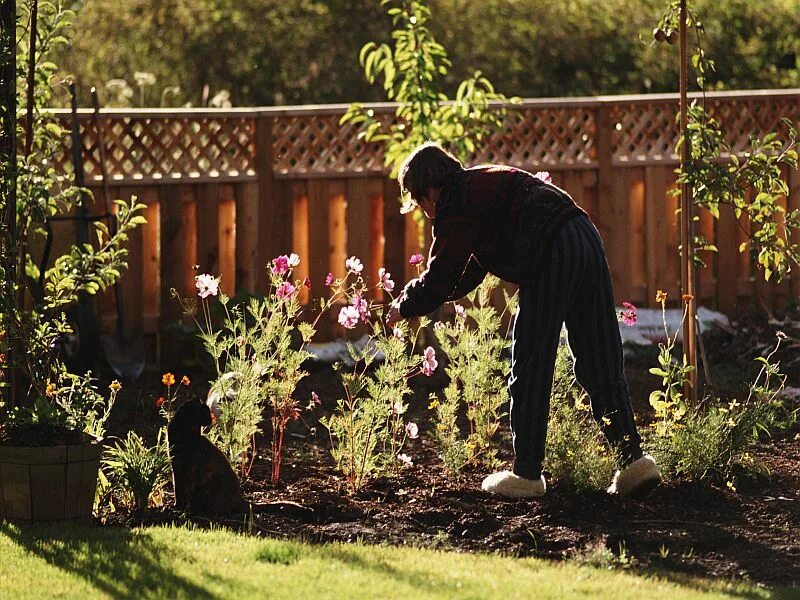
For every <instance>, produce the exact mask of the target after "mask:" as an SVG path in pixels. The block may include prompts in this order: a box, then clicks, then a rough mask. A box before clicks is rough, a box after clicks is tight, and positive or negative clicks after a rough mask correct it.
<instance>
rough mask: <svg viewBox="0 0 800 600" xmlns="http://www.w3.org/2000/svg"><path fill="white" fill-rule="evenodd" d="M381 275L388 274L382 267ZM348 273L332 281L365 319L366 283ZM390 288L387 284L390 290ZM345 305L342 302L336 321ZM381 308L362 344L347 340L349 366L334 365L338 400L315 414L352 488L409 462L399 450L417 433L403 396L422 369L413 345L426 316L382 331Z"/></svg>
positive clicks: (370, 308)
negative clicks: (324, 414) (339, 386)
mask: <svg viewBox="0 0 800 600" xmlns="http://www.w3.org/2000/svg"><path fill="white" fill-rule="evenodd" d="M385 277H386V278H388V277H390V275H389V274H388V273H386V274H385ZM350 278H351V274H350V273H348V275H347V277H346V278H345V279H344V280H337V281H336V282H335V283H334V285H335V287H336V288H338V290H339V291H338V292H337V294H342V295H345V296H346V297H348V298H350V299H351V306H352V307H355V309H356V310H357V311H358V313H359V314H360V319H361V320H362V321H364V322H368V321H369V319H370V316H371V315H372V311H373V309H374V308H375V307H373V306H371V305H369V304H368V303H367V302H366V300H364V298H365V297H366V295H367V293H368V291H369V290H368V288H367V284H366V282H365V281H364V279H363V278H362V277H361V275H357V276H356V277H355V281H354V282H352V283H350ZM383 278H384V275H382V277H381V282H380V283H379V284H378V285H377V286H376V287H384V286H385V284H384V281H383ZM384 289H386V288H384ZM390 289H391V288H389V289H387V290H386V293H388V294H389V295H391V293H390ZM334 297H336V296H334ZM348 308H350V307H344V308H342V311H343V312H342V313H340V318H339V322H340V323H341V322H343V316H342V315H343V313H344V311H346V310H347V309H348ZM382 313H383V309H382V308H381V309H380V310H378V314H377V315H376V317H377V318H376V319H375V320H374V322H373V323H372V332H371V335H370V336H369V339H368V341H367V343H366V344H364V346H363V347H362V348H360V349H359V348H356V347H355V346H353V345H349V346H348V347H349V352H350V355H351V359H352V362H353V366H352V368H350V369H349V370H347V367H345V366H344V365H342V364H337V365H336V368H337V370H338V371H339V373H340V376H341V379H342V387H343V390H344V398H340V399H338V400H337V402H336V408H335V410H334V411H333V413H332V414H331V415H330V416H328V417H327V418H322V419H320V424H321V425H322V426H323V427H325V428H326V429H327V430H328V433H329V435H330V440H331V454H332V455H333V458H334V460H335V461H336V465H337V468H338V469H339V470H340V471H341V472H342V473H343V474H344V476H345V477H346V479H347V483H348V487H349V489H350V491H351V492H356V491H358V490H359V489H360V488H361V487H362V486H363V485H364V484H365V483H366V482H367V481H368V480H369V479H370V478H371V477H374V476H375V475H377V474H387V473H392V472H394V471H395V469H396V468H397V467H398V465H400V464H403V465H404V466H406V467H408V466H411V465H412V464H413V463H412V460H411V457H409V456H408V455H406V454H404V453H402V450H403V448H404V446H405V444H406V441H407V440H408V439H409V438H410V439H414V438H416V437H417V435H418V429H417V426H416V424H415V423H406V422H405V420H404V417H403V415H404V414H405V413H406V411H407V410H408V403H407V400H408V398H409V396H410V395H411V387H410V386H409V384H408V379H409V378H410V377H413V376H415V375H418V374H420V373H422V372H423V369H422V367H421V366H420V362H421V361H420V357H419V355H416V354H414V349H415V347H416V345H417V341H418V337H419V333H420V331H421V330H422V329H423V328H424V327H425V326H426V325H427V324H428V320H427V319H424V318H423V319H420V320H419V322H418V324H417V326H416V327H415V328H414V327H410V326H408V325H407V324H405V323H401V324H398V325H397V326H396V327H395V328H394V330H393V331H390V332H387V331H386V326H385V324H384V322H383V319H382ZM345 327H347V325H345ZM427 353H433V348H430V347H429V348H427V350H426V354H427ZM379 358H380V359H382V360H379ZM433 369H435V359H434V361H433V365H432V369H431V371H428V372H427V373H426V374H430V373H431V372H432V370H433Z"/></svg>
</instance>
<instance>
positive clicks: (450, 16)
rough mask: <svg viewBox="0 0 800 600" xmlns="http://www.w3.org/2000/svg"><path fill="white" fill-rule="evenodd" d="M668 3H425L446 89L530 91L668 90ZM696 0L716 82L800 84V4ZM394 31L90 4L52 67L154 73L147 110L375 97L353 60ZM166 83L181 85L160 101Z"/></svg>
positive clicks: (228, 9)
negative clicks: (206, 102) (657, 26)
mask: <svg viewBox="0 0 800 600" xmlns="http://www.w3.org/2000/svg"><path fill="white" fill-rule="evenodd" d="M664 4H665V2H664V0H605V1H603V2H598V1H597V0H570V2H552V1H551V0H484V1H482V2H474V1H473V0H431V1H430V3H429V6H430V9H431V11H432V12H433V13H434V15H435V21H433V22H431V23H430V29H431V32H432V34H433V36H434V37H435V38H436V39H437V40H438V41H439V42H440V43H441V44H442V45H443V46H444V47H445V48H447V50H448V55H449V57H450V58H451V60H452V62H453V66H452V67H451V68H449V69H448V73H447V75H445V76H444V77H443V79H442V87H443V89H445V90H447V92H448V93H452V92H454V91H455V90H456V89H457V87H458V85H459V83H460V82H461V81H464V80H465V79H468V78H469V77H470V76H471V74H472V73H473V72H474V71H475V70H476V69H480V70H481V71H483V72H484V73H491V75H492V81H493V82H494V83H495V85H496V87H497V89H502V90H509V91H512V92H513V93H514V94H517V95H519V96H522V97H543V96H581V95H596V94H625V93H645V92H674V91H675V87H676V82H677V81H678V67H677V61H676V60H674V57H675V47H674V46H667V45H666V44H653V43H651V39H652V37H651V33H650V32H651V29H652V26H653V25H652V23H653V21H654V20H655V19H657V18H658V15H659V14H660V13H661V11H662V8H663V6H664ZM694 5H695V6H696V8H697V10H698V12H699V13H700V14H702V15H703V16H704V17H705V18H704V21H705V28H706V32H707V36H706V39H707V50H708V53H709V55H711V56H714V57H716V63H717V68H716V71H715V72H714V73H711V74H710V75H709V78H708V81H707V83H708V86H709V89H712V88H713V89H723V88H727V89H755V88H780V87H783V88H789V87H797V86H798V85H800V68H798V63H797V60H798V59H797V57H798V56H800V38H798V36H797V31H798V30H800V11H798V10H797V3H796V0H759V2H752V1H750V0H697V1H696V2H694ZM84 24H85V26H84ZM391 29H392V27H391V21H390V20H389V19H387V18H386V15H385V11H384V9H383V8H382V7H381V5H380V3H378V2H375V0H327V1H325V2H322V1H320V0H317V1H314V0H240V1H239V2H236V3H232V2H230V1H229V0H178V1H175V2H173V3H171V4H169V5H165V4H164V3H163V2H161V1H160V0H84V1H83V2H81V9H80V13H79V15H78V31H77V32H76V35H75V36H74V37H75V43H74V44H73V45H72V46H71V47H64V48H63V49H62V50H61V51H60V52H59V54H58V56H57V61H56V62H59V63H60V64H63V65H64V66H65V67H66V69H67V70H68V71H69V72H71V73H74V74H75V77H76V81H77V82H78V86H79V88H81V89H83V90H84V91H85V92H86V93H88V89H89V87H90V86H92V85H95V86H97V87H98V88H99V89H102V87H103V85H104V84H105V83H106V82H108V81H109V80H113V79H119V78H125V79H126V80H127V81H126V83H125V86H127V88H128V89H129V91H130V93H131V94H132V96H131V98H130V100H129V102H135V103H136V104H138V103H139V95H140V93H139V92H140V90H139V88H138V86H137V85H136V84H135V81H134V74H135V73H136V72H137V71H140V72H149V73H152V74H153V76H154V77H155V79H156V80H157V83H156V85H154V86H151V87H147V88H146V90H145V96H144V101H145V104H146V105H147V106H159V105H162V104H163V105H174V106H179V105H182V104H184V103H186V102H191V103H192V104H193V105H195V106H197V105H201V104H202V98H203V96H204V94H203V88H204V86H206V85H208V86H209V88H210V92H209V93H208V94H207V97H208V98H212V97H213V96H215V95H216V94H217V92H218V91H219V90H228V91H230V94H231V97H230V99H231V101H232V102H233V104H234V105H271V104H304V103H306V104H318V103H327V102H352V101H354V100H360V101H363V102H369V101H376V100H380V99H381V98H382V97H383V94H382V90H381V89H377V88H376V87H375V86H370V85H369V83H368V82H367V81H366V80H365V79H364V76H363V72H362V70H361V69H360V68H359V65H358V64H357V63H356V57H357V56H358V53H359V49H360V48H362V47H363V46H364V44H365V43H367V42H368V41H370V40H384V39H388V38H389V36H390V34H391ZM576 40H577V41H579V42H580V43H576ZM286 57H291V60H287V59H286ZM167 87H178V88H180V91H179V92H178V93H176V94H172V93H169V94H168V96H167V97H166V99H164V100H162V92H163V90H164V89H165V88H167ZM109 94H110V90H107V92H106V96H107V97H108V96H109ZM84 101H85V102H88V95H87V96H86V97H85V100H84ZM123 103H124V102H123Z"/></svg>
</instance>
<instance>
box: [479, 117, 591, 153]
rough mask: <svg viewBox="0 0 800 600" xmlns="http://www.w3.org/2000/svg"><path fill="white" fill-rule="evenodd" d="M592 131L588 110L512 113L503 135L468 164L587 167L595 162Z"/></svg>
mask: <svg viewBox="0 0 800 600" xmlns="http://www.w3.org/2000/svg"><path fill="white" fill-rule="evenodd" d="M596 130H597V123H596V119H595V110H594V108H593V107H591V106H587V107H564V108H549V107H548V108H539V107H524V108H519V109H513V110H510V111H509V113H508V116H507V117H506V125H505V127H504V129H503V132H502V133H498V134H496V135H493V136H491V137H489V139H488V140H487V141H486V144H485V145H484V146H483V148H482V149H480V150H479V151H478V152H476V154H475V155H474V156H473V157H472V160H471V161H470V162H473V163H503V164H508V165H514V166H517V167H561V168H574V167H576V166H591V165H593V164H596V161H597V157H596V156H595V148H596V144H595V136H596Z"/></svg>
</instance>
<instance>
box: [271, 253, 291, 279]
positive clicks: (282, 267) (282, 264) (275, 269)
mask: <svg viewBox="0 0 800 600" xmlns="http://www.w3.org/2000/svg"><path fill="white" fill-rule="evenodd" d="M288 270H289V257H288V256H286V255H285V254H281V255H280V256H278V257H276V258H273V259H272V273H273V274H275V275H283V274H285V273H286V272H287V271H288Z"/></svg>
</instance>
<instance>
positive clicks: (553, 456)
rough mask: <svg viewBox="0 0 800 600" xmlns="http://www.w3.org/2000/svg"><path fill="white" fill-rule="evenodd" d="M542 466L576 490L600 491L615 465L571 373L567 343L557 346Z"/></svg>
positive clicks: (611, 454) (581, 391)
mask: <svg viewBox="0 0 800 600" xmlns="http://www.w3.org/2000/svg"><path fill="white" fill-rule="evenodd" d="M545 468H546V469H547V470H548V471H550V473H552V475H553V477H555V478H556V479H558V480H559V481H561V482H564V483H567V484H568V485H569V486H571V487H573V488H574V489H576V490H577V491H579V492H580V491H585V490H603V489H605V487H606V486H607V485H608V482H609V481H610V480H611V477H612V476H613V474H614V469H615V468H616V462H615V459H614V454H613V452H612V450H611V448H610V447H609V445H608V442H607V441H606V439H605V437H604V436H603V435H602V432H601V431H600V428H599V427H598V426H597V423H596V422H595V420H594V419H593V418H592V414H591V408H590V407H589V404H588V403H587V395H586V393H585V392H584V391H583V390H582V389H581V388H580V386H578V385H577V383H576V381H575V376H574V375H573V373H572V358H571V356H570V353H569V348H568V347H567V346H563V345H562V346H560V347H559V349H558V356H557V358H556V366H555V372H554V375H553V392H552V395H551V396H550V424H549V426H548V430H547V457H546V461H545Z"/></svg>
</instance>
